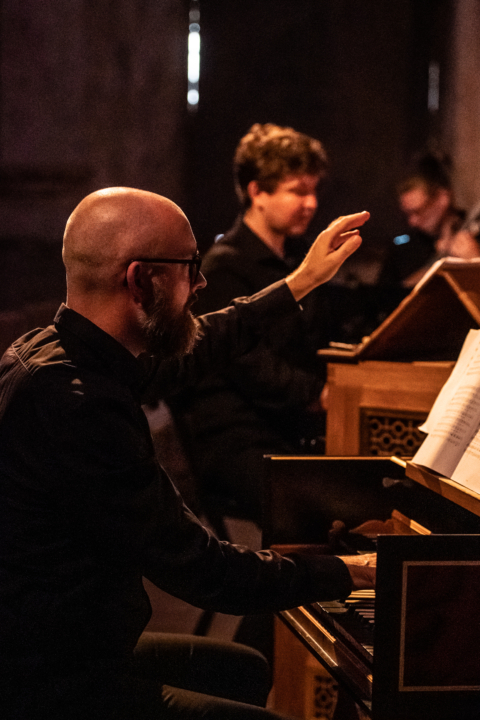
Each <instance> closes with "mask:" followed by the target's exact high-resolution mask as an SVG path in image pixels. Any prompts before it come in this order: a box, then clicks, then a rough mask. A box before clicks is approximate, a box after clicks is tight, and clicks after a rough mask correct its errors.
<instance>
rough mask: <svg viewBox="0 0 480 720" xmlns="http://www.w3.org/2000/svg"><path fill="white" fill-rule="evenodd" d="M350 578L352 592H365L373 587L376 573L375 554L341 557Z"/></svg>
mask: <svg viewBox="0 0 480 720" xmlns="http://www.w3.org/2000/svg"><path fill="white" fill-rule="evenodd" d="M341 559H342V560H343V562H344V563H345V565H346V566H347V568H348V571H349V573H350V576H351V578H352V583H353V589H354V590H366V589H368V588H374V587H375V575H376V571H377V555H376V553H368V554H365V555H342V556H341Z"/></svg>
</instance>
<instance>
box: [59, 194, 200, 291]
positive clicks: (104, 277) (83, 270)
mask: <svg viewBox="0 0 480 720" xmlns="http://www.w3.org/2000/svg"><path fill="white" fill-rule="evenodd" d="M192 241H193V235H192V231H191V229H190V225H189V223H188V220H187V218H186V217H185V215H184V213H183V212H182V210H181V209H180V208H179V207H178V206H177V205H175V203H173V202H172V201H171V200H168V199H167V198H165V197H162V196H160V195H156V194H155V193H150V192H146V191H143V190H134V189H132V188H121V187H117V188H108V189H106V190H99V191H98V192H94V193H92V194H91V195H88V196H87V197H86V198H85V199H84V200H82V202H81V203H80V204H79V205H78V206H77V207H76V208H75V210H74V211H73V213H72V215H71V216H70V218H69V219H68V222H67V226H66V229H65V235H64V240H63V261H64V263H65V268H66V273H67V287H68V292H69V295H70V296H71V295H75V296H82V295H92V294H99V295H111V294H114V293H116V292H119V291H120V290H121V288H122V284H123V280H124V277H125V272H126V268H127V267H128V264H129V263H130V262H131V261H132V260H135V259H136V258H140V257H159V256H160V257H162V256H164V257H177V256H178V254H179V252H182V251H183V252H184V253H185V250H184V249H183V248H182V242H183V243H184V242H187V243H191V242H192ZM186 252H187V253H188V249H187V250H186ZM180 257H182V255H180Z"/></svg>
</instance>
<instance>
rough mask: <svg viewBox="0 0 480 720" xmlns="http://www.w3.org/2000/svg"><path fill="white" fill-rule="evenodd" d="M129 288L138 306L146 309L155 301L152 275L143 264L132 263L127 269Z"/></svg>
mask: <svg viewBox="0 0 480 720" xmlns="http://www.w3.org/2000/svg"><path fill="white" fill-rule="evenodd" d="M126 281H127V286H128V289H129V291H130V294H131V296H132V298H133V300H134V301H135V303H136V304H137V305H141V306H142V307H145V306H147V305H150V304H151V302H152V300H153V295H154V292H153V285H152V279H151V277H150V273H149V272H148V270H147V269H146V267H145V265H143V263H139V262H135V261H134V262H132V263H130V265H129V266H128V268H127V275H126Z"/></svg>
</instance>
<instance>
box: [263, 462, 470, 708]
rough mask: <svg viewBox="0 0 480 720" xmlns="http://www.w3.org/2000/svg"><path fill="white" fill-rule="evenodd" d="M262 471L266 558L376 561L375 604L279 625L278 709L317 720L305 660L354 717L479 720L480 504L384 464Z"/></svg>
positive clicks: (323, 607)
mask: <svg viewBox="0 0 480 720" xmlns="http://www.w3.org/2000/svg"><path fill="white" fill-rule="evenodd" d="M265 463H266V484H265V490H266V504H265V507H266V513H267V515H266V523H265V537H264V546H265V547H266V546H271V547H274V548H277V549H280V551H285V550H291V549H292V546H294V547H295V546H296V547H298V546H303V548H302V549H305V546H311V545H316V546H318V545H320V546H322V548H321V549H322V550H323V551H326V552H333V553H334V554H342V553H343V554H348V553H351V552H356V551H357V552H358V551H363V550H365V551H369V550H372V549H374V550H377V552H378V565H377V588H376V593H375V597H374V598H368V597H367V598H366V599H365V597H364V596H362V594H361V593H360V594H358V593H357V594H355V593H354V594H353V596H351V597H350V598H349V599H348V600H347V602H346V603H343V602H327V603H322V602H319V603H314V604H312V605H310V606H308V607H302V608H294V609H292V610H288V611H285V612H282V613H280V614H279V618H278V619H277V620H276V622H277V628H276V630H277V632H276V653H275V684H274V687H275V694H274V698H275V709H276V710H277V711H279V712H284V713H288V714H291V715H294V716H297V717H304V718H308V719H310V718H313V717H318V715H316V713H315V699H314V698H310V697H308V695H309V693H310V694H311V693H312V692H314V689H312V687H307V685H308V683H307V684H306V679H305V673H307V674H308V663H306V662H305V657H304V655H302V651H303V653H305V654H306V655H307V657H309V658H312V659H314V662H317V661H318V662H319V663H321V665H322V666H324V667H325V668H327V670H328V673H329V674H330V675H331V676H332V677H333V678H334V680H335V681H336V682H338V683H339V684H340V685H341V686H342V687H343V688H344V689H345V690H346V692H348V693H349V694H351V696H352V697H353V699H354V701H355V703H356V704H357V706H358V708H359V710H360V712H361V716H362V717H363V716H365V717H368V718H372V720H425V718H435V720H456V719H457V718H458V720H473V718H478V717H480V649H479V648H480V495H477V494H476V493H473V492H471V491H469V490H467V489H465V488H462V487H461V486H459V485H458V484H457V483H455V482H453V481H450V480H447V479H445V478H441V477H439V476H436V475H435V474H432V473H429V472H427V471H426V470H424V469H422V468H419V467H418V466H415V465H414V464H412V463H407V464H406V470H405V469H404V467H402V466H401V465H400V464H398V463H397V461H395V462H393V461H391V460H387V459H384V458H329V457H325V456H323V457H312V456H306V457H277V456H270V457H267V458H265ZM372 521H373V522H372ZM367 595H368V593H367ZM295 637H296V638H298V639H299V640H300V641H301V645H300V644H299V643H298V641H296V643H295V644H293V645H292V643H291V638H293V639H295ZM301 646H303V647H302V651H299V647H301ZM299 653H300V654H299Z"/></svg>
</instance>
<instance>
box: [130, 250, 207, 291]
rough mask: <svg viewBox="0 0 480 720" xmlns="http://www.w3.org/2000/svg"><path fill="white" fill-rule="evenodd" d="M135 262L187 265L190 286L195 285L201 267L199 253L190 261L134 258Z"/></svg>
mask: <svg viewBox="0 0 480 720" xmlns="http://www.w3.org/2000/svg"><path fill="white" fill-rule="evenodd" d="M136 261H137V262H143V263H162V264H163V263H175V264H179V265H188V273H189V277H190V284H191V285H195V283H196V282H197V280H198V276H199V275H200V268H201V266H202V258H201V257H200V253H198V252H197V253H195V255H194V257H193V258H192V259H191V260H176V259H173V258H136Z"/></svg>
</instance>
